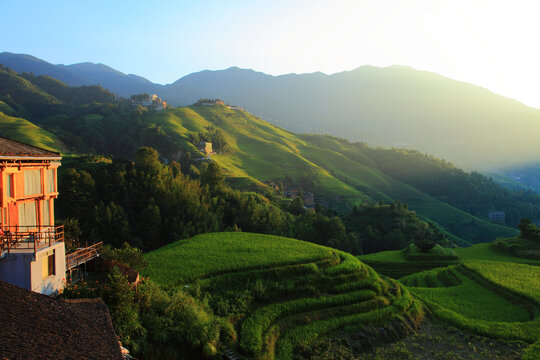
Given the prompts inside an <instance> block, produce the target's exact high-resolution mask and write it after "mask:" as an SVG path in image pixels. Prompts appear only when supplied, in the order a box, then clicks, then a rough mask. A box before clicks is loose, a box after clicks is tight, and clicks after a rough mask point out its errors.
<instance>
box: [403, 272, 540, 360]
mask: <svg viewBox="0 0 540 360" xmlns="http://www.w3.org/2000/svg"><path fill="white" fill-rule="evenodd" d="M400 282H401V283H402V284H405V285H406V286H408V287H410V288H411V291H412V292H413V293H414V294H415V295H417V296H418V297H419V298H421V299H422V300H423V301H424V303H425V304H427V305H428V307H429V308H430V309H431V311H432V312H433V313H434V314H435V315H436V316H437V317H439V318H441V319H443V320H445V321H448V322H450V323H452V324H453V325H455V326H457V327H460V328H463V329H466V330H470V331H473V332H475V333H477V334H480V335H484V336H488V337H493V338H498V339H506V340H521V341H525V342H528V343H533V345H532V346H531V347H530V348H529V349H528V351H526V353H525V355H524V356H523V358H524V359H540V351H539V350H540V268H539V267H538V266H534V265H526V264H515V263H510V262H486V261H468V262H465V263H463V264H460V265H456V266H451V267H447V268H438V269H432V270H429V271H424V272H420V273H416V274H413V275H410V276H406V277H403V278H402V279H400Z"/></svg>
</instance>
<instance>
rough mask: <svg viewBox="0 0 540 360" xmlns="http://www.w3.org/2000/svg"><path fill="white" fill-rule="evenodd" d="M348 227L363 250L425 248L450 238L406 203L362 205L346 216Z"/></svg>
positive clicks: (426, 249) (446, 242)
mask: <svg viewBox="0 0 540 360" xmlns="http://www.w3.org/2000/svg"><path fill="white" fill-rule="evenodd" d="M345 224H346V225H347V229H348V230H349V231H351V232H352V233H353V235H354V236H355V237H356V238H357V239H358V241H359V242H360V243H361V244H362V251H363V252H364V253H371V252H377V251H383V250H396V249H403V248H404V247H406V246H407V245H408V244H410V243H415V244H416V245H417V246H418V247H420V248H422V249H423V250H424V251H428V250H429V249H431V248H432V247H433V246H435V245H436V244H448V243H449V240H448V239H447V238H446V236H445V235H444V234H442V233H441V232H440V231H439V230H438V229H437V228H436V227H435V226H433V225H431V224H429V223H426V222H424V221H422V220H421V219H419V218H418V217H417V216H416V214H415V212H414V211H410V210H408V208H407V205H406V204H401V203H400V202H397V201H396V202H394V203H392V204H363V205H361V206H358V207H354V208H353V210H352V211H351V212H350V214H349V215H347V216H346V217H345Z"/></svg>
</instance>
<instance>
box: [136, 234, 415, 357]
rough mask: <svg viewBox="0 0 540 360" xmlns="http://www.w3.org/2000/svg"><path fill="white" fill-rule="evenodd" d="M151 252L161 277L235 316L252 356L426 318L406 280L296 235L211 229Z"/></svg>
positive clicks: (238, 348)
mask: <svg viewBox="0 0 540 360" xmlns="http://www.w3.org/2000/svg"><path fill="white" fill-rule="evenodd" d="M145 257H146V259H147V261H148V269H147V270H146V275H149V276H150V277H151V278H152V279H153V280H154V281H156V282H158V283H159V284H162V285H168V286H174V287H177V288H183V289H187V291H191V292H192V293H193V294H195V296H198V297H201V298H203V297H205V298H207V299H209V300H208V301H209V304H210V306H211V307H212V309H213V311H214V313H215V314H216V315H218V316H220V317H224V318H229V319H235V321H234V323H235V325H236V326H235V328H236V332H237V334H238V338H237V341H236V342H233V344H232V345H231V346H232V347H233V348H234V351H235V352H238V353H242V354H243V355H246V356H247V357H248V358H256V359H263V358H264V359H283V360H288V359H292V358H293V356H294V354H295V352H296V351H297V349H296V348H297V346H298V345H300V344H301V345H303V346H307V345H309V344H310V343H312V342H314V341H315V340H317V339H318V338H324V337H325V336H327V335H328V334H333V333H335V332H336V331H340V330H341V331H343V330H345V331H347V332H354V331H358V330H360V329H365V328H369V327H372V326H375V325H376V326H384V327H387V328H388V329H392V331H403V330H404V329H408V328H411V327H417V326H418V325H419V323H420V322H421V321H422V318H423V311H422V308H421V307H420V306H419V303H418V302H417V301H416V300H414V299H413V298H412V297H411V295H410V293H409V292H408V291H407V290H406V289H405V288H404V287H402V286H400V285H399V283H397V282H395V281H393V280H387V279H383V278H381V277H380V276H379V275H378V274H377V273H376V272H374V271H373V270H372V269H371V268H369V267H368V266H366V265H364V264H363V263H361V262H360V261H358V260H357V259H356V258H354V257H353V256H352V255H349V254H347V253H344V252H340V251H337V250H333V249H330V248H326V247H322V246H319V245H314V244H310V243H306V242H302V241H298V240H294V239H287V238H283V237H276V236H269V235H260V234H249V233H209V234H204V235H198V236H196V237H193V238H191V239H188V240H181V241H179V242H177V243H173V244H170V245H168V246H166V247H163V248H160V249H157V250H155V251H152V252H149V253H147V254H146V255H145ZM194 264H197V266H196V267H194ZM229 351H230V349H229Z"/></svg>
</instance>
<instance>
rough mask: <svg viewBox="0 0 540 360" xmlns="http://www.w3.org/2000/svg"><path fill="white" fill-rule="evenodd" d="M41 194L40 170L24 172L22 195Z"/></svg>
mask: <svg viewBox="0 0 540 360" xmlns="http://www.w3.org/2000/svg"><path fill="white" fill-rule="evenodd" d="M38 194H41V170H26V171H25V172H24V195H26V196H27V195H38Z"/></svg>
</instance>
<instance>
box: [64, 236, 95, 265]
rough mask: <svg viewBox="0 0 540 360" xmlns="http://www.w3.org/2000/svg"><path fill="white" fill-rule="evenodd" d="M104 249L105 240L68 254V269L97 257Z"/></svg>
mask: <svg viewBox="0 0 540 360" xmlns="http://www.w3.org/2000/svg"><path fill="white" fill-rule="evenodd" d="M102 249H103V242H98V243H96V244H94V245H90V246H87V247H85V248H80V249H78V250H76V251H74V252H72V253H69V254H67V255H66V270H71V269H73V268H75V267H77V266H79V265H81V264H84V263H85V262H87V261H89V260H92V259H95V258H97V257H98V256H99V254H100V253H101V250H102Z"/></svg>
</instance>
